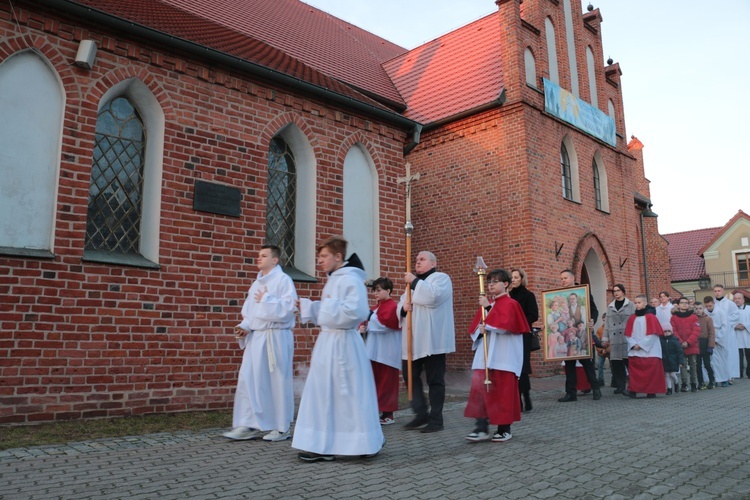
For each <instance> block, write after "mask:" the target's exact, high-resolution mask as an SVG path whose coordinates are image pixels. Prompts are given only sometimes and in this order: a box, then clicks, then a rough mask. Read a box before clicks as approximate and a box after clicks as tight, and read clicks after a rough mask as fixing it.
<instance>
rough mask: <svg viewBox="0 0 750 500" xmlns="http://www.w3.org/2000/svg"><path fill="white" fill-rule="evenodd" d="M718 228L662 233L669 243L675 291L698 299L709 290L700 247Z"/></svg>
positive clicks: (708, 281)
mask: <svg viewBox="0 0 750 500" xmlns="http://www.w3.org/2000/svg"><path fill="white" fill-rule="evenodd" d="M720 229H721V228H720V227H710V228H706V229H694V230H692V231H682V232H679V233H671V234H665V235H663V236H664V239H666V240H667V242H668V243H669V260H670V263H671V269H672V288H673V289H674V290H675V291H677V292H679V293H680V294H682V295H684V296H685V297H688V298H690V297H693V298H696V297H697V298H699V299H702V298H703V297H704V296H705V295H706V292H709V291H710V289H711V286H710V280H709V279H708V277H707V276H706V266H705V262H704V261H703V257H702V256H701V254H700V249H701V248H703V246H704V245H705V244H706V243H708V242H709V241H710V240H711V238H713V236H714V235H715V234H716V233H717V232H718V231H719V230H720ZM701 291H702V293H701Z"/></svg>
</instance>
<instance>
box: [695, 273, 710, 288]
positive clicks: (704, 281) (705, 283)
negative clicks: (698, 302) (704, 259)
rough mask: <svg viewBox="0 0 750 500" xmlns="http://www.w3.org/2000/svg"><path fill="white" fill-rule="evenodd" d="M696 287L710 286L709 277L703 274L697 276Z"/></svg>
mask: <svg viewBox="0 0 750 500" xmlns="http://www.w3.org/2000/svg"><path fill="white" fill-rule="evenodd" d="M698 288H700V289H701V290H708V289H709V288H711V278H710V277H709V276H707V275H705V274H704V275H703V276H701V277H700V278H698Z"/></svg>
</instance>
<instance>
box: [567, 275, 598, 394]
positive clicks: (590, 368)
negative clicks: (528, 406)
mask: <svg viewBox="0 0 750 500" xmlns="http://www.w3.org/2000/svg"><path fill="white" fill-rule="evenodd" d="M560 283H561V284H562V287H563V288H570V287H574V286H578V283H576V281H575V275H574V274H573V271H571V270H570V269H566V270H564V271H562V272H561V273H560ZM598 317H599V311H598V310H597V308H596V303H594V297H593V296H592V295H591V292H589V318H588V320H589V328H593V326H594V323H596V320H597V318H598ZM592 354H593V353H592ZM578 361H579V362H580V363H581V366H583V371H584V372H585V373H586V378H587V379H588V381H589V384H591V389H592V391H593V393H594V401H597V400H599V399H601V397H602V391H601V389H600V388H599V381H598V380H597V379H596V370H595V369H594V361H593V359H592V358H588V359H579V360H578ZM577 382H578V376H577V374H576V361H575V360H565V396H563V397H561V398H560V399H558V401H559V402H560V403H567V402H569V401H576V400H577V399H578V398H577V397H576V393H577V391H576V384H577Z"/></svg>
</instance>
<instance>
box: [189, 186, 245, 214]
mask: <svg viewBox="0 0 750 500" xmlns="http://www.w3.org/2000/svg"><path fill="white" fill-rule="evenodd" d="M241 201H242V192H241V191H240V189H239V188H236V187H232V186H225V185H223V184H214V183H211V182H205V181H200V180H197V179H196V181H195V188H194V191H193V210H197V211H199V212H209V213H212V214H222V215H230V216H232V217H239V216H240V202H241Z"/></svg>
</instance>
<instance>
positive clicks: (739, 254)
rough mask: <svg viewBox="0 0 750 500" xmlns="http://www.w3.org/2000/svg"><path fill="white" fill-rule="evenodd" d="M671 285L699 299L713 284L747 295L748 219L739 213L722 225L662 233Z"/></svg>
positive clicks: (749, 270) (749, 277) (749, 267)
mask: <svg viewBox="0 0 750 500" xmlns="http://www.w3.org/2000/svg"><path fill="white" fill-rule="evenodd" d="M664 238H666V239H667V241H668V242H669V254H670V257H671V259H672V286H673V287H674V288H675V289H677V290H679V291H680V292H681V293H683V294H684V295H685V296H687V297H690V296H693V297H695V298H696V300H702V299H703V297H705V296H706V295H710V294H712V289H713V286H714V285H724V288H726V290H727V291H730V292H731V291H733V290H739V291H742V292H743V293H745V294H748V293H750V216H748V215H747V214H746V213H745V212H743V211H742V210H739V211H738V212H737V213H736V214H735V216H734V217H732V218H731V219H730V220H729V221H728V222H727V223H726V224H724V226H722V227H713V228H708V229H698V230H695V231H685V232H682V233H673V234H665V235H664Z"/></svg>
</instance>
